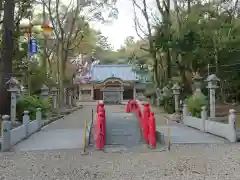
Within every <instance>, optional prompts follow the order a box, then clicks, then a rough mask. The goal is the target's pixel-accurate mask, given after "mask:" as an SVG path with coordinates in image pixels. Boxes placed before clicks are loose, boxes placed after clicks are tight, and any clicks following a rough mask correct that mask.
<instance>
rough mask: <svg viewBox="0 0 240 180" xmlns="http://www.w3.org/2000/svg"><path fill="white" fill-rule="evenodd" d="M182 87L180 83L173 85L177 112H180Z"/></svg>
mask: <svg viewBox="0 0 240 180" xmlns="http://www.w3.org/2000/svg"><path fill="white" fill-rule="evenodd" d="M180 90H181V87H180V86H179V84H178V83H176V84H174V85H173V87H172V91H173V95H174V104H175V112H176V113H178V112H179V97H180Z"/></svg>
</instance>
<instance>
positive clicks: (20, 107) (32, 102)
mask: <svg viewBox="0 0 240 180" xmlns="http://www.w3.org/2000/svg"><path fill="white" fill-rule="evenodd" d="M37 108H41V111H42V117H43V118H46V117H47V115H48V113H49V112H50V110H51V102H50V99H46V100H41V99H39V98H38V97H37V96H26V97H24V98H23V99H21V100H19V101H18V102H17V118H18V119H19V120H22V115H23V112H24V111H26V110H27V111H29V116H30V119H31V120H35V117H36V109H37Z"/></svg>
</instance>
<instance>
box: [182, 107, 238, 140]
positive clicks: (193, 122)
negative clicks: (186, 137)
mask: <svg viewBox="0 0 240 180" xmlns="http://www.w3.org/2000/svg"><path fill="white" fill-rule="evenodd" d="M227 120H228V122H227V123H221V122H216V121H212V120H211V118H208V116H207V110H206V107H202V112H201V118H197V117H193V116H190V115H189V113H188V107H187V105H183V124H184V125H187V126H190V127H193V128H196V129H199V130H201V131H203V132H207V133H211V134H214V135H217V136H220V137H223V138H226V139H228V140H229V141H230V142H236V141H237V133H236V123H235V122H236V110H234V109H230V110H229V115H228V119H227Z"/></svg>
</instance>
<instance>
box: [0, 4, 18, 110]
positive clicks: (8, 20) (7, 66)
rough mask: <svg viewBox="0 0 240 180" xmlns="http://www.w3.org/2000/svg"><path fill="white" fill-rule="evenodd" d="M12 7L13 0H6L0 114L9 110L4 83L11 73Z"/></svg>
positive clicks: (13, 7) (0, 63) (8, 99)
mask: <svg viewBox="0 0 240 180" xmlns="http://www.w3.org/2000/svg"><path fill="white" fill-rule="evenodd" d="M14 9H15V1H14V0H7V1H6V2H5V4H4V17H3V37H2V42H3V48H2V52H1V55H2V57H1V59H0V94H1V96H0V114H9V112H10V94H9V93H8V91H7V87H6V85H5V83H6V81H7V80H9V78H10V77H11V75H12V60H13V52H14V43H13V41H14V40H13V32H14Z"/></svg>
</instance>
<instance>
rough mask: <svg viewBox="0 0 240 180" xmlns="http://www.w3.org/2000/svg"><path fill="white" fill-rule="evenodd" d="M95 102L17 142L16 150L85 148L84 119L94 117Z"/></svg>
mask: <svg viewBox="0 0 240 180" xmlns="http://www.w3.org/2000/svg"><path fill="white" fill-rule="evenodd" d="M95 108H96V106H94V105H93V104H92V105H91V104H90V105H89V106H84V107H83V108H82V109H79V110H77V111H75V112H73V113H72V114H69V115H68V116H65V117H64V118H62V119H59V120H57V121H55V122H53V123H51V124H49V125H47V126H45V127H44V128H43V129H42V130H41V131H39V132H37V133H35V134H33V135H32V136H30V137H29V138H28V139H26V140H24V141H22V142H21V143H19V144H17V145H16V146H15V147H14V148H13V149H14V150H15V151H31V150H56V149H74V148H83V146H84V145H83V142H84V140H83V139H84V121H85V120H87V121H88V122H89V121H91V119H92V109H94V111H95Z"/></svg>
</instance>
